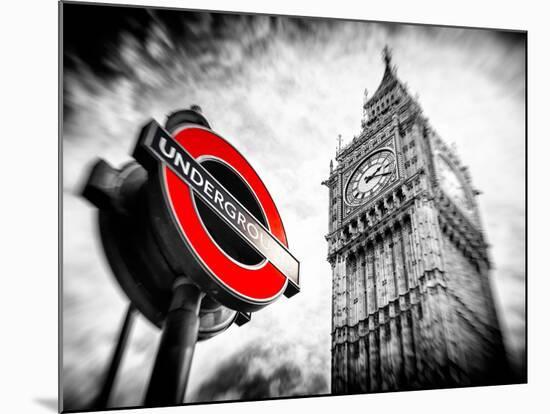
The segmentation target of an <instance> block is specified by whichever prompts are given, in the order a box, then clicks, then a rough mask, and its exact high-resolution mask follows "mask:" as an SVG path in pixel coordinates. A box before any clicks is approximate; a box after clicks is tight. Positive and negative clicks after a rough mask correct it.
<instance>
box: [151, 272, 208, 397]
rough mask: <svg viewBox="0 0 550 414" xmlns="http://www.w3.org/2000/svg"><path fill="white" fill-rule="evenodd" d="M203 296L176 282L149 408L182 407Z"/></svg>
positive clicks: (154, 371) (188, 286)
mask: <svg viewBox="0 0 550 414" xmlns="http://www.w3.org/2000/svg"><path fill="white" fill-rule="evenodd" d="M203 297H204V293H203V292H202V291H201V290H200V289H199V288H198V287H197V286H195V285H193V284H191V283H189V282H188V281H186V280H177V281H176V283H175V285H174V293H173V296H172V303H171V305H170V310H169V311H168V314H167V315H166V320H165V322H164V327H163V331H162V336H161V339H160V345H159V349H158V351H157V356H156V359H155V365H154V367H153V372H152V373H151V378H150V380H149V386H148V389H147V394H146V396H145V406H146V407H159V406H167V405H175V404H181V403H182V402H183V397H184V395H185V389H186V387H187V380H188V378H189V370H190V368H191V362H192V359H193V352H194V351H195V344H196V342H197V336H198V333H199V310H200V307H201V301H202V298H203Z"/></svg>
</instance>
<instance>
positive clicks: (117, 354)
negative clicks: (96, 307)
mask: <svg viewBox="0 0 550 414" xmlns="http://www.w3.org/2000/svg"><path fill="white" fill-rule="evenodd" d="M134 311H135V308H134V305H132V304H131V303H130V304H129V305H128V310H127V311H126V316H125V317H124V321H123V323H122V327H121V328H120V333H119V334H118V340H117V343H116V346H115V350H114V352H113V355H112V357H111V362H110V364H109V369H108V371H107V374H106V375H105V379H104V380H103V386H102V387H101V391H100V392H99V394H98V396H97V397H96V398H95V400H94V401H93V402H92V404H91V407H90V409H96V410H101V409H104V408H107V404H108V403H109V397H110V396H111V391H112V389H113V384H114V382H115V379H116V375H117V373H118V367H119V366H120V361H121V359H122V356H123V355H124V351H125V350H126V344H127V342H128V335H129V334H130V329H132V323H133V321H134Z"/></svg>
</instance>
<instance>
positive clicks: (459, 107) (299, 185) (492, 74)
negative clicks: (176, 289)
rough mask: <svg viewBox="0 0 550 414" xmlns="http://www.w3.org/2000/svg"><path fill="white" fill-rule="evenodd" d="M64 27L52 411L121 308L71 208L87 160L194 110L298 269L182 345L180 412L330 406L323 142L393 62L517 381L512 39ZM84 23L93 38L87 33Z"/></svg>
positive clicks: (171, 23) (122, 377) (97, 14)
mask: <svg viewBox="0 0 550 414" xmlns="http://www.w3.org/2000/svg"><path fill="white" fill-rule="evenodd" d="M63 9H64V16H63V17H64V22H63V24H64V25H63V42H64V54H63V71H64V77H63V109H64V118H63V142H62V144H63V154H62V156H63V189H62V190H63V292H62V301H63V304H62V306H63V338H62V346H63V361H62V363H63V376H62V380H63V383H62V386H63V395H64V408H65V409H84V408H86V404H88V403H89V401H90V400H91V399H92V398H93V397H94V396H95V394H96V393H97V391H98V386H99V384H100V380H101V376H102V375H103V373H104V370H105V369H106V365H107V362H108V360H109V356H110V353H111V351H112V347H113V345H114V341H115V339H116V336H117V333H118V329H119V325H120V322H121V320H122V318H123V316H124V312H125V309H126V306H127V299H126V298H125V296H124V294H123V293H122V291H121V289H120V288H119V286H118V285H117V283H116V281H115V279H114V278H113V276H112V275H111V272H110V269H109V267H108V265H107V263H106V260H105V258H104V254H103V251H102V247H101V245H100V242H99V239H98V237H97V229H96V222H95V211H96V210H95V208H94V207H93V206H92V205H90V204H88V203H87V202H86V201H85V200H83V199H82V198H81V197H80V196H79V192H80V190H81V187H82V184H83V180H84V179H85V177H86V175H87V172H88V168H89V167H90V165H91V164H92V163H93V161H94V160H95V159H96V158H97V157H102V158H104V159H106V160H107V161H109V162H110V163H111V164H113V165H115V166H118V165H120V164H122V163H123V162H125V161H128V160H129V159H130V157H129V152H130V151H131V149H132V148H133V144H134V142H135V139H136V138H137V133H138V131H139V130H140V128H141V126H142V125H143V123H144V122H146V121H147V120H149V119H150V118H151V117H154V118H156V119H157V120H159V121H160V122H162V121H163V120H164V117H165V115H166V114H168V113H170V112H172V111H174V110H176V109H182V108H186V107H189V106H190V105H191V104H198V105H200V106H201V107H202V109H203V112H204V113H205V115H206V116H207V117H208V119H209V120H210V121H211V124H212V127H213V129H214V130H215V131H217V132H218V133H220V134H221V135H222V136H224V137H226V138H227V139H228V140H230V142H231V143H232V144H233V145H234V146H235V147H236V148H238V149H239V151H240V152H241V153H242V154H243V155H244V156H245V157H247V159H248V160H249V161H250V163H251V164H252V165H253V166H254V168H255V169H256V170H257V171H258V173H259V174H260V176H261V177H262V179H263V181H264V182H265V184H266V186H267V187H268V189H269V190H270V192H271V195H272V196H273V198H274V200H275V202H276V204H277V206H278V208H279V211H280V213H281V216H282V219H283V222H284V224H285V228H286V230H287V236H288V240H289V244H290V249H291V251H292V252H293V254H294V255H295V256H296V257H298V258H299V259H300V261H301V278H302V283H303V284H302V292H301V293H300V294H299V295H297V296H295V297H293V298H292V299H290V300H287V299H286V298H281V299H280V300H279V301H278V302H277V303H275V304H273V305H271V306H269V307H268V308H266V309H264V310H262V311H260V312H258V313H255V314H254V315H253V318H252V321H251V322H250V323H249V324H247V325H245V326H243V327H241V328H237V327H232V328H230V330H229V331H227V332H225V333H223V334H222V335H220V336H218V337H215V338H213V339H210V340H208V341H206V342H202V343H199V344H198V346H197V348H196V351H195V359H194V362H193V367H192V370H191V375H190V383H189V387H188V392H187V399H188V401H192V402H200V401H204V402H208V401H219V400H234V399H259V398H269V397H277V396H298V395H318V394H327V393H329V392H330V329H331V272H330V265H329V264H328V263H327V262H326V255H327V245H326V241H325V239H324V235H325V234H326V232H327V225H328V211H327V210H328V194H327V193H328V192H327V189H326V188H325V187H323V186H321V182H322V181H323V180H324V179H326V178H327V176H328V168H329V162H330V159H331V158H333V157H334V155H335V147H336V138H337V136H338V134H342V136H343V137H344V143H346V142H348V141H349V140H350V139H351V138H352V137H353V135H354V134H357V133H359V131H360V119H361V106H362V99H363V90H364V89H365V88H367V89H368V90H369V91H371V92H372V91H374V90H375V88H376V87H377V85H378V84H379V82H380V79H381V77H382V74H383V69H384V68H383V62H382V60H381V59H380V50H381V49H382V47H383V46H384V45H385V44H388V45H389V46H390V47H391V48H392V49H393V61H394V63H395V64H396V65H397V68H398V69H397V73H398V76H399V77H400V79H403V80H405V81H406V82H407V83H408V86H409V89H410V90H412V91H416V92H418V94H419V102H420V104H421V105H422V107H423V109H424V112H425V114H426V115H427V116H428V117H429V118H430V123H431V125H432V126H433V127H434V128H435V129H436V130H437V131H438V133H439V134H440V135H441V137H442V138H443V140H445V141H446V142H454V143H455V144H456V147H457V150H458V154H459V155H460V157H461V159H462V160H463V162H464V164H465V165H467V166H469V168H470V171H471V175H472V177H473V183H474V186H475V187H476V188H479V189H480V190H482V192H483V194H482V195H481V196H480V197H479V198H478V202H479V203H480V208H481V213H482V220H483V223H484V227H485V229H486V231H487V238H488V242H489V244H490V245H491V248H490V254H491V257H492V260H493V263H494V269H493V271H492V283H493V289H494V290H495V293H496V295H495V296H496V301H497V309H498V310H499V316H500V322H501V328H502V330H503V334H504V339H505V344H506V346H507V352H508V356H509V359H510V361H511V364H512V367H513V369H514V372H515V374H516V377H517V379H518V381H525V329H526V326H525V144H526V142H525V139H526V137H525V77H526V74H525V53H526V51H525V42H524V39H525V37H524V36H523V35H519V34H518V35H516V34H513V33H509V32H499V31H492V30H474V29H461V28H438V27H431V26H413V25H401V24H388V23H371V22H350V21H338V20H324V19H307V18H288V17H270V16H243V15H230V14H211V13H206V12H204V13H192V12H183V11H168V10H164V11H159V10H153V9H132V8H121V7H102V6H92V5H71V4H65V5H64V6H63ZM98 22H101V24H97V23H98ZM137 319H138V320H137V323H136V324H135V325H134V329H133V331H132V333H131V336H130V342H129V346H128V349H127V353H126V355H125V357H124V359H123V361H122V366H121V370H120V372H119V375H118V381H117V383H116V384H115V389H114V393H113V396H112V399H111V404H110V405H111V406H113V407H121V406H139V405H141V404H142V400H143V395H144V390H145V387H146V385H147V381H148V378H149V375H150V371H151V368H152V363H153V360H154V355H155V352H156V346H157V343H158V339H159V332H158V331H157V329H156V328H154V327H153V326H152V325H151V324H150V323H149V322H147V321H146V320H144V319H143V318H142V317H138V318H137Z"/></svg>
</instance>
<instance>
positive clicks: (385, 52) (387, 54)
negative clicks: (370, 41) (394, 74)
mask: <svg viewBox="0 0 550 414" xmlns="http://www.w3.org/2000/svg"><path fill="white" fill-rule="evenodd" d="M391 57H392V54H391V49H390V48H389V47H388V45H385V46H384V49H382V59H383V60H384V63H385V64H386V66H387V67H390V65H391Z"/></svg>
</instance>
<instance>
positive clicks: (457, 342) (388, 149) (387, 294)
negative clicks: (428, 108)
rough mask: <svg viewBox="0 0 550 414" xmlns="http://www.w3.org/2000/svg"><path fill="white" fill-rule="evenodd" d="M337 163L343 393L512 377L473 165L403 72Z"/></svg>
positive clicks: (369, 106)
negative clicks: (441, 131) (442, 132)
mask: <svg viewBox="0 0 550 414" xmlns="http://www.w3.org/2000/svg"><path fill="white" fill-rule="evenodd" d="M383 58H384V62H385V72H384V75H383V77H382V81H381V83H380V86H379V87H378V89H377V90H376V92H375V93H374V94H373V95H372V96H370V97H369V96H368V94H367V92H366V91H365V99H364V104H363V119H362V122H361V127H362V128H361V133H360V134H359V136H357V137H354V138H353V140H352V141H351V142H350V143H349V144H348V145H346V146H345V147H343V148H342V147H339V148H338V151H337V154H336V161H337V165H336V167H334V168H333V164H332V161H331V168H330V176H329V178H328V179H327V180H326V181H325V182H323V184H324V185H326V186H327V187H328V189H329V231H328V234H327V235H326V240H327V242H328V261H329V263H330V265H331V267H332V332H331V334H332V392H333V393H335V394H346V393H359V392H361V393H362V392H378V391H392V390H394V391H395V390H407V389H425V388H441V387H453V386H467V385H486V384H498V383H506V382H507V381H508V363H507V359H506V355H505V350H504V345H503V341H502V336H501V332H500V328H499V323H498V319H497V314H496V311H495V304H494V300H493V295H492V291H491V284H490V280H489V275H490V268H491V262H490V259H489V256H488V251H487V247H488V246H487V243H486V241H485V237H484V234H483V230H482V224H481V221H480V217H479V211H478V207H477V202H476V196H477V195H478V194H479V192H478V191H477V190H475V189H474V187H473V186H472V180H471V177H470V174H469V172H468V168H467V167H466V166H464V165H463V164H462V162H461V160H460V159H459V157H458V155H457V154H456V151H455V150H454V148H453V147H450V146H448V145H447V144H446V143H444V142H443V140H442V139H441V138H440V137H439V136H438V134H437V133H436V132H435V130H434V129H433V128H432V127H431V126H430V124H429V122H428V120H427V118H426V117H425V116H424V115H423V113H422V109H421V108H420V106H419V104H418V102H417V101H416V100H415V99H414V98H413V97H411V95H410V94H409V91H408V89H407V87H406V85H405V84H403V83H402V82H401V81H400V80H399V79H398V78H397V76H396V69H395V67H393V66H392V62H391V54H390V51H389V50H388V48H387V47H386V48H384V52H383Z"/></svg>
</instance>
